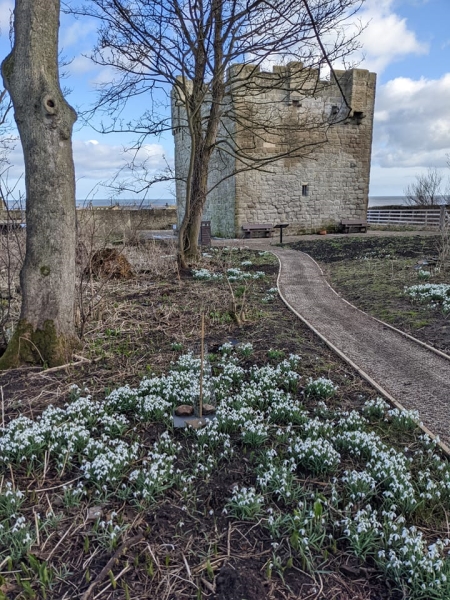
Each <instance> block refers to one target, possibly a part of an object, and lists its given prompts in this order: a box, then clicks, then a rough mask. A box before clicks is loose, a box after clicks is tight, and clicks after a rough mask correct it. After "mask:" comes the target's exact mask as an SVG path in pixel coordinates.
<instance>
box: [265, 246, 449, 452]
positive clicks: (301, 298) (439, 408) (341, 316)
mask: <svg viewBox="0 0 450 600" xmlns="http://www.w3.org/2000/svg"><path fill="white" fill-rule="evenodd" d="M266 249H268V248H267V246H266ZM270 251H271V252H273V253H274V254H276V255H277V256H278V257H279V259H280V264H281V270H280V275H279V288H280V292H281V295H282V297H283V299H284V300H285V302H286V304H288V305H289V306H290V308H291V309H293V310H294V312H296V313H297V314H298V315H299V316H300V317H302V318H303V319H304V320H305V321H307V323H308V324H309V325H311V326H312V327H313V328H314V329H315V330H316V331H317V332H318V333H319V334H320V335H321V336H323V337H324V338H325V340H327V341H328V342H330V343H331V344H333V346H335V347H336V348H337V349H338V350H339V351H340V352H341V353H342V354H344V355H345V356H346V357H348V358H349V359H350V360H351V361H352V362H353V363H354V364H355V365H356V366H357V367H358V368H359V369H360V370H362V371H363V372H364V373H365V374H367V375H368V376H369V377H370V378H372V379H373V380H374V382H375V383H376V384H378V385H379V386H380V387H381V388H383V389H384V390H385V391H386V392H387V393H388V394H390V395H391V396H392V397H393V398H394V399H395V400H396V401H397V402H398V403H400V404H401V405H402V406H403V407H404V408H407V409H417V410H419V412H420V415H421V419H422V421H423V424H424V425H425V426H426V427H427V428H428V429H429V430H430V431H432V432H433V433H434V434H436V435H439V437H440V438H441V440H442V441H443V442H444V443H445V444H446V445H447V446H449V445H450V360H448V359H446V358H444V357H442V356H439V355H438V354H436V353H434V352H432V351H431V350H429V349H427V348H425V347H423V346H421V345H420V344H418V343H417V342H415V341H413V340H411V339H408V338H407V337H405V336H403V335H401V334H400V333H398V332H396V331H394V330H392V329H390V328H389V327H387V326H386V325H384V324H383V323H380V322H379V321H377V320H376V319H373V318H372V317H370V316H369V315H367V314H365V313H363V312H361V311H360V310H358V309H356V308H355V307H352V306H351V305H349V304H348V303H347V302H345V301H344V300H342V299H341V298H340V297H339V296H338V295H337V294H336V293H335V292H334V291H333V290H332V288H331V287H330V286H329V285H328V284H327V282H326V280H325V277H324V275H323V274H322V271H321V270H320V268H319V266H318V265H317V263H316V262H315V261H314V260H313V259H312V258H311V257H309V256H308V255H307V254H305V253H303V252H298V251H296V250H290V249H284V248H276V247H273V246H272V247H271V248H270Z"/></svg>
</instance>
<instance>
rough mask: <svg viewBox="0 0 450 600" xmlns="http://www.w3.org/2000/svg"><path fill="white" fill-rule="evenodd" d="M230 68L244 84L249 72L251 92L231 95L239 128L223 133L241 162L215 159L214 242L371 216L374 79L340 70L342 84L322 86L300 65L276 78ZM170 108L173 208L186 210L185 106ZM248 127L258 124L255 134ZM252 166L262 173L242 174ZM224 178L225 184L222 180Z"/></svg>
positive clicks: (210, 207)
mask: <svg viewBox="0 0 450 600" xmlns="http://www.w3.org/2000/svg"><path fill="white" fill-rule="evenodd" d="M234 69H235V70H236V69H237V70H239V74H240V80H242V76H243V75H244V76H245V75H246V72H245V71H246V70H247V71H248V81H249V85H248V87H247V88H243V86H242V85H241V86H240V87H239V90H238V91H235V90H232V91H231V93H230V97H229V98H228V100H227V101H228V102H229V103H230V104H231V105H232V106H233V108H234V110H235V113H236V114H238V113H239V118H238V119H236V122H237V123H239V125H237V126H235V127H234V129H232V128H231V127H230V125H229V124H228V125H227V127H226V129H227V130H228V131H231V132H232V134H231V135H232V137H233V139H232V142H233V143H235V144H236V146H237V147H238V148H240V149H243V151H242V152H241V154H243V160H239V157H238V158H233V157H231V156H230V155H229V154H226V157H225V158H224V156H223V155H221V153H220V151H219V152H216V153H215V155H214V159H213V161H212V165H211V166H212V169H211V176H210V180H209V187H210V190H211V191H210V193H209V196H208V202H207V206H206V207H205V211H204V218H205V219H208V220H211V221H212V232H213V235H225V236H228V235H230V236H231V235H240V234H241V232H242V230H241V227H242V224H243V223H247V222H249V223H258V222H269V223H274V224H276V223H281V222H286V223H289V224H290V228H289V232H290V233H296V232H303V231H315V230H317V229H322V228H324V227H327V226H333V225H336V224H338V223H339V221H340V220H341V219H345V218H358V217H361V218H365V215H366V211H367V205H368V191H369V175H370V156H371V144H372V128H373V111H374V100H375V82H376V76H375V74H374V73H369V72H368V71H366V70H362V69H353V70H350V71H337V72H336V79H334V78H333V79H332V81H331V82H326V81H325V82H324V81H320V79H319V73H318V71H315V70H309V69H303V68H302V65H301V64H300V63H291V64H290V65H287V66H286V67H274V69H273V72H272V73H267V72H264V73H261V72H259V69H258V68H255V67H253V66H250V65H246V66H244V67H243V66H242V65H236V66H235V67H234ZM230 80H231V81H232V80H233V69H232V72H231V74H230ZM252 82H253V83H255V82H256V83H255V85H253V86H252ZM339 86H340V88H341V89H342V91H343V93H344V95H345V98H346V102H345V101H343V99H342V94H341V92H340V89H339ZM172 110H173V112H172V115H173V125H174V135H175V169H176V176H177V178H179V180H180V183H177V203H178V205H179V206H180V207H182V206H183V194H184V192H185V183H184V179H185V173H186V164H187V160H188V155H189V136H188V134H186V129H185V127H183V118H182V115H183V106H182V102H179V103H178V106H177V107H176V110H177V113H175V112H174V105H173V109H172ZM224 112H226V111H224ZM246 123H248V124H250V125H249V126H246ZM252 123H255V124H257V125H255V126H254V127H253V128H252V125H251V124H252ZM224 131H225V129H224V128H222V131H221V134H220V135H221V136H224ZM277 156H279V157H280V158H279V159H278V160H275V161H274V160H272V158H273V157H277ZM252 161H253V164H254V165H255V166H257V167H258V168H254V169H251V170H248V169H246V166H247V165H248V164H249V163H252ZM243 169H244V170H243ZM233 172H234V173H235V174H234V175H232V173H233ZM221 177H225V179H224V180H223V182H222V183H218V182H219V181H220V178H221ZM302 186H307V188H306V189H305V188H303V189H302ZM305 193H306V194H307V195H305ZM182 211H183V208H181V210H180V211H179V213H180V216H181V215H182Z"/></svg>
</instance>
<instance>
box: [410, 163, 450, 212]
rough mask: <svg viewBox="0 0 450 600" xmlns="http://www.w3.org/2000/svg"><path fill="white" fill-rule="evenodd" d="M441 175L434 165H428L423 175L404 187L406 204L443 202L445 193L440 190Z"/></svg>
mask: <svg viewBox="0 0 450 600" xmlns="http://www.w3.org/2000/svg"><path fill="white" fill-rule="evenodd" d="M443 179H444V177H443V175H441V174H440V173H439V171H438V170H437V169H436V168H435V167H430V168H429V169H428V170H427V172H426V173H425V174H423V175H417V176H416V180H415V181H414V182H413V183H410V184H409V185H407V186H406V188H405V189H404V192H403V193H404V195H405V197H406V204H407V205H409V206H434V205H436V204H445V201H446V198H445V196H446V194H445V196H444V194H443V192H442V180H443Z"/></svg>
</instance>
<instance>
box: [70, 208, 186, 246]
mask: <svg viewBox="0 0 450 600" xmlns="http://www.w3.org/2000/svg"><path fill="white" fill-rule="evenodd" d="M176 222H177V211H176V209H175V208H151V209H138V210H130V209H126V208H118V209H114V208H112V209H111V208H81V209H78V210H77V225H78V227H80V228H83V229H84V230H85V232H86V231H87V230H88V229H89V230H90V231H91V232H92V233H93V235H94V236H95V237H96V238H101V239H105V240H107V239H117V238H119V239H130V238H132V237H134V235H135V234H136V232H138V231H145V230H155V229H156V230H158V229H172V225H173V224H175V223H176Z"/></svg>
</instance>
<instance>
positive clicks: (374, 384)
mask: <svg viewBox="0 0 450 600" xmlns="http://www.w3.org/2000/svg"><path fill="white" fill-rule="evenodd" d="M270 252H271V251H270ZM272 254H273V255H274V256H276V258H277V260H278V265H279V269H278V276H277V288H278V293H279V295H280V298H281V299H282V301H283V302H284V304H285V305H286V306H287V307H288V308H289V310H290V311H291V312H293V313H294V314H295V315H296V316H297V317H298V318H299V319H300V320H301V321H302V322H303V323H304V324H305V325H306V326H307V327H308V328H309V329H311V331H312V332H313V333H315V334H316V335H317V336H318V337H319V338H320V339H321V340H322V341H323V342H325V344H326V345H327V346H328V347H329V348H330V349H331V350H333V352H335V353H336V354H337V355H338V356H339V357H340V358H341V359H342V360H343V361H344V362H346V363H347V364H348V365H349V366H350V367H352V369H354V370H355V371H356V372H357V373H358V374H359V375H361V377H362V378H363V379H365V380H366V381H367V382H368V383H369V384H370V385H371V386H372V387H374V388H375V389H376V390H377V391H378V392H379V393H380V394H382V395H383V396H384V397H385V398H387V399H388V400H389V402H391V404H393V405H394V406H395V407H396V408H398V409H400V410H406V409H405V407H404V406H403V405H402V404H401V403H400V402H399V401H398V400H396V399H395V398H394V397H393V396H391V394H390V393H389V392H388V391H386V390H385V389H384V388H383V387H382V386H381V385H379V384H378V383H377V382H376V381H375V380H374V379H372V377H371V376H370V375H368V373H366V372H365V371H363V370H362V369H361V368H360V367H358V365H356V364H355V363H354V362H353V361H352V359H351V358H349V357H348V356H347V355H346V354H344V353H343V352H342V351H341V350H339V348H337V347H336V346H335V345H334V344H333V343H332V342H330V341H329V340H328V339H327V338H326V337H325V336H324V335H323V334H321V333H320V332H319V331H318V330H317V329H316V328H315V327H314V326H313V325H312V324H311V323H310V322H309V321H308V320H307V319H305V317H303V316H302V315H301V314H300V313H298V312H297V311H296V310H295V308H293V307H292V306H291V305H290V304H289V302H288V301H287V299H286V298H285V297H284V296H283V294H282V292H281V289H280V278H281V270H282V263H281V259H280V257H279V256H278V254H276V253H275V252H272ZM303 254H306V252H303ZM306 256H308V257H309V258H311V260H313V261H314V262H315V263H316V261H315V260H314V259H313V258H312V257H310V256H309V254H306ZM316 265H317V263H316ZM317 266H318V268H319V269H320V272H321V273H322V275H323V277H324V279H325V275H324V274H323V271H322V269H321V268H320V267H319V265H317ZM325 282H326V284H327V285H328V286H329V287H330V289H332V290H333V292H334V293H335V294H336V296H337V297H338V298H340V299H341V300H344V298H341V296H340V295H339V294H338V293H337V292H336V290H335V289H334V288H333V287H332V286H331V285H330V284H329V283H328V281H327V280H326V279H325ZM344 302H346V303H347V304H348V305H349V306H353V305H352V304H351V303H350V302H348V301H347V300H344ZM353 308H355V309H356V310H359V311H360V312H362V313H363V314H365V315H367V316H368V317H370V318H372V319H375V320H376V321H379V323H382V324H383V325H386V326H387V327H390V328H391V329H394V331H397V332H398V333H400V334H402V335H405V336H406V337H409V338H410V339H412V340H413V341H415V342H419V343H420V344H421V345H424V346H425V347H427V348H428V349H431V350H433V351H434V352H437V353H438V354H442V355H443V356H444V357H445V358H447V359H448V360H450V356H448V355H447V354H444V353H443V352H440V351H436V349H435V348H432V347H431V346H428V345H427V344H425V343H424V342H420V340H416V339H415V338H414V337H412V336H409V335H408V334H405V333H403V332H402V331H400V330H398V329H396V328H395V327H392V326H390V325H388V324H387V323H384V322H383V321H380V320H379V319H376V318H375V317H371V315H368V314H367V313H365V312H364V311H363V310H361V309H359V308H357V307H356V306H354V307H353ZM418 427H419V428H420V429H421V430H422V431H423V432H424V433H426V434H427V435H428V436H430V437H431V439H433V440H434V441H435V442H436V444H437V445H438V446H439V447H440V449H441V450H442V451H443V452H444V453H445V454H446V455H447V456H448V457H450V448H449V447H448V446H447V445H446V444H444V442H441V440H440V439H439V436H436V435H435V434H434V433H433V432H432V431H431V430H430V429H428V427H426V426H425V425H423V423H419V424H418Z"/></svg>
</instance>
